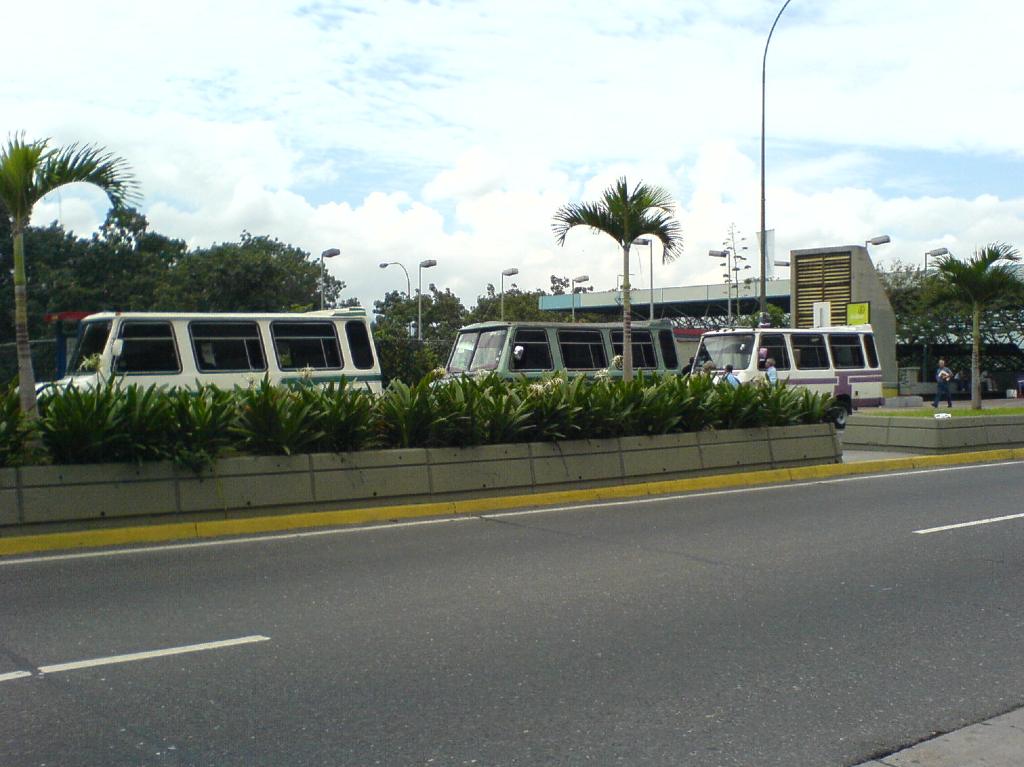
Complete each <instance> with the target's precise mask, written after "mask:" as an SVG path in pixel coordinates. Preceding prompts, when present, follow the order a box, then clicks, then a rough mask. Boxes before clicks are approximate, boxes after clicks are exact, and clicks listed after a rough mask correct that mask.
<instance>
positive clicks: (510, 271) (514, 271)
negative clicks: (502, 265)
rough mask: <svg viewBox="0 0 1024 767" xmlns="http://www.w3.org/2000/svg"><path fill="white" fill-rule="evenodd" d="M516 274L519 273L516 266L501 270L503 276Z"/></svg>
mask: <svg viewBox="0 0 1024 767" xmlns="http://www.w3.org/2000/svg"><path fill="white" fill-rule="evenodd" d="M515 274H519V270H518V269H516V268H515V267H512V268H511V269H504V270H503V271H502V272H501V276H502V277H511V276H513V275H515Z"/></svg>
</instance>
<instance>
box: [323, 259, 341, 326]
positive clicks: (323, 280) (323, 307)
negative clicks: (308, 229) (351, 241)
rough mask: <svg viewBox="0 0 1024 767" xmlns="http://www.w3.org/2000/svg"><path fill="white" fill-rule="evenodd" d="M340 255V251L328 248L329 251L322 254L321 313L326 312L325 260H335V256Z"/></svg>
mask: <svg viewBox="0 0 1024 767" xmlns="http://www.w3.org/2000/svg"><path fill="white" fill-rule="evenodd" d="M340 255H341V251H340V250H338V249H337V248H328V249H327V250H325V251H323V252H322V253H321V254H320V311H323V310H324V282H325V279H324V277H325V274H326V272H325V271H324V259H325V258H334V257H335V256H340Z"/></svg>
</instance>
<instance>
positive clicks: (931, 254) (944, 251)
mask: <svg viewBox="0 0 1024 767" xmlns="http://www.w3.org/2000/svg"><path fill="white" fill-rule="evenodd" d="M925 255H926V256H928V258H935V257H936V256H948V255H949V248H936V249H935V250H929V251H928V252H927V253H925Z"/></svg>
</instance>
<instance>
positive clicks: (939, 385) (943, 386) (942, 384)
mask: <svg viewBox="0 0 1024 767" xmlns="http://www.w3.org/2000/svg"><path fill="white" fill-rule="evenodd" d="M952 380H953V371H952V370H950V369H949V368H948V367H946V361H945V360H943V359H940V360H939V366H938V367H937V368H936V369H935V383H936V387H935V399H934V400H932V407H938V406H939V400H940V399H944V400H946V404H947V405H948V406H949V407H953V397H952V395H951V394H950V392H949V382H950V381H952Z"/></svg>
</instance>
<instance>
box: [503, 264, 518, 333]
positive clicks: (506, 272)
mask: <svg viewBox="0 0 1024 767" xmlns="http://www.w3.org/2000/svg"><path fill="white" fill-rule="evenodd" d="M517 274H519V270H518V269H516V268H515V267H512V268H510V269H504V270H502V272H501V314H500V315H499V316H498V319H500V320H501V321H502V322H504V321H505V278H506V277H513V276H515V275H517Z"/></svg>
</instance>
